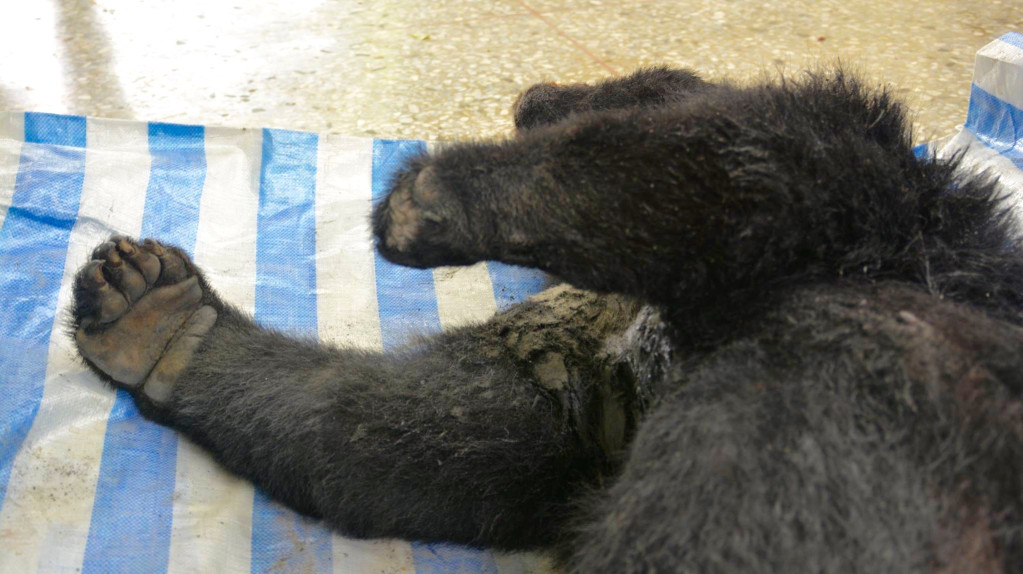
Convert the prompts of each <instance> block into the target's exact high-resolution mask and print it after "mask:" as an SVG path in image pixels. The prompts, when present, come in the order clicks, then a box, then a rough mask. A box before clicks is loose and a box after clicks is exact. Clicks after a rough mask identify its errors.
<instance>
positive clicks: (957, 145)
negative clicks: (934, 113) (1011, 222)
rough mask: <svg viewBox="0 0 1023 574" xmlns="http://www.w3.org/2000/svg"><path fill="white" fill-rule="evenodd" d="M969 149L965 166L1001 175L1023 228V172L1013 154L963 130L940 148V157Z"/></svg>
mask: <svg viewBox="0 0 1023 574" xmlns="http://www.w3.org/2000/svg"><path fill="white" fill-rule="evenodd" d="M962 150H966V153H965V155H964V156H963V162H962V167H963V169H966V170H968V171H974V172H982V171H985V170H986V171H987V173H989V174H991V175H997V176H998V181H999V183H1001V185H1002V188H1003V189H1004V190H1005V192H1006V193H1007V196H1008V202H1009V205H1010V206H1011V208H1012V209H1013V211H1014V213H1015V215H1016V221H1017V222H1018V223H1017V225H1018V226H1019V228H1020V229H1021V230H1023V172H1021V171H1020V170H1019V168H1017V167H1016V165H1015V164H1014V163H1012V161H1011V160H1009V158H1007V157H1005V156H1004V155H1002V154H1000V153H998V152H996V151H995V150H993V149H991V148H989V147H987V146H986V145H984V144H983V143H981V142H980V141H979V140H978V139H977V138H976V136H974V135H973V132H971V131H970V130H966V129H964V130H960V131H959V133H958V134H956V136H955V137H953V138H952V139H951V140H950V141H949V142H948V144H946V145H945V146H944V147H943V148H941V150H940V151H939V152H938V157H940V158H948V157H951V156H952V155H953V154H954V153H956V152H958V151H962Z"/></svg>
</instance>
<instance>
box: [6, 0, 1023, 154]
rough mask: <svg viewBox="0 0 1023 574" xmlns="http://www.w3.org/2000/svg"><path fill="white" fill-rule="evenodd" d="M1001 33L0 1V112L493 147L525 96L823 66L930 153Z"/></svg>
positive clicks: (763, 10) (935, 18)
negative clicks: (582, 85) (554, 83)
mask: <svg viewBox="0 0 1023 574" xmlns="http://www.w3.org/2000/svg"><path fill="white" fill-rule="evenodd" d="M1010 30H1016V31H1023V0H915V1H900V2H894V1H891V0H783V1H778V2H755V1H752V0H491V1H482V0H478V1H477V0H431V1H426V2H423V1H411V0H405V1H402V0H258V1H251V2H242V1H240V0H150V1H146V2H141V1H139V0H31V1H28V0H0V53H2V54H4V56H3V58H2V59H0V110H34V111H52V112H65V113H74V114H84V115H90V116H102V117H114V118H131V119H144V120H161V121H173V122H186V123H202V124H215V125H227V126H238V127H284V128H293V129H301V130H310V131H318V132H327V131H329V132H336V133H343V134H348V135H365V136H377V137H402V138H425V139H441V140H446V139H458V138H472V137H486V136H493V135H498V134H502V133H507V131H508V125H509V115H508V108H509V106H510V104H511V102H512V101H513V100H514V97H515V95H516V94H517V93H518V92H519V91H520V90H522V89H524V88H525V87H527V86H529V85H530V84H532V83H534V82H537V81H540V80H545V79H546V80H551V79H556V80H558V81H562V82H568V81H590V80H595V79H598V78H602V77H606V76H609V75H613V74H621V73H624V72H628V71H629V70H631V69H633V68H635V67H637V66H642V65H647V64H655V63H667V64H671V65H676V66H689V67H692V68H695V69H697V70H699V71H701V72H702V73H703V74H704V75H705V76H707V77H709V78H718V77H723V76H728V77H732V78H735V79H739V80H747V79H750V78H752V77H754V76H755V75H756V74H758V73H760V72H761V71H762V70H764V69H767V70H769V71H773V70H777V69H782V70H785V71H788V72H794V71H797V70H798V69H799V68H802V67H804V66H806V65H808V64H813V63H815V62H821V61H823V62H830V61H834V60H835V59H836V58H841V60H842V61H843V62H844V63H845V64H847V65H850V66H853V67H856V68H858V69H860V70H862V71H863V72H865V73H866V74H868V75H869V76H870V77H871V78H875V79H877V80H879V81H886V82H890V83H892V84H894V85H895V86H897V87H898V88H899V90H900V92H901V93H902V95H903V97H904V98H905V99H906V100H908V102H909V103H910V106H911V107H912V109H913V110H914V111H915V113H916V116H915V117H916V131H917V136H918V138H920V139H931V138H933V137H937V136H941V135H945V134H948V133H950V132H952V131H953V130H954V128H955V126H956V125H957V124H959V123H960V122H961V121H962V120H963V118H964V116H965V110H966V102H967V97H968V93H969V84H970V77H971V70H972V62H973V54H974V52H975V51H976V50H977V49H978V48H980V47H981V46H983V45H984V44H985V43H987V42H988V41H989V40H991V39H993V38H995V37H997V36H999V35H1001V34H1002V33H1004V32H1006V31H1010Z"/></svg>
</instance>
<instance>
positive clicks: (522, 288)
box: [487, 261, 549, 311]
mask: <svg viewBox="0 0 1023 574" xmlns="http://www.w3.org/2000/svg"><path fill="white" fill-rule="evenodd" d="M487 271H489V272H490V282H491V284H493V286H494V299H495V300H496V301H497V310H498V311H504V310H505V309H507V308H509V307H512V306H513V305H517V304H518V303H521V302H522V301H524V300H525V299H526V298H527V297H529V296H530V295H535V294H537V293H539V292H540V291H543V290H544V288H545V287H546V286H547V284H548V282H549V279H548V278H547V276H546V275H544V274H543V273H542V272H540V271H537V270H536V269H528V268H526V267H518V266H516V265H508V264H505V263H498V262H496V261H488V262H487Z"/></svg>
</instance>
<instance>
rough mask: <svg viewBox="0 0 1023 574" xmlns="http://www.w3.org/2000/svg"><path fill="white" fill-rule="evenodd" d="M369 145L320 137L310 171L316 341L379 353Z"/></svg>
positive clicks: (364, 141) (368, 141) (363, 141)
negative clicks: (313, 185)
mask: <svg viewBox="0 0 1023 574" xmlns="http://www.w3.org/2000/svg"><path fill="white" fill-rule="evenodd" d="M372 185H373V140H371V139H367V138H347V137H338V136H330V135H324V136H321V138H320V143H319V152H318V154H317V170H316V313H317V317H318V323H319V335H320V340H322V341H327V342H331V343H334V344H337V345H341V346H356V347H364V348H368V349H381V348H383V340H382V338H381V334H380V314H379V311H378V308H377V294H376V271H375V262H374V258H373V241H372V239H371V236H370V229H369V214H370V209H371V199H372V192H373V188H372Z"/></svg>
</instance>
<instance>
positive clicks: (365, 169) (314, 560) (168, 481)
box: [0, 113, 547, 574]
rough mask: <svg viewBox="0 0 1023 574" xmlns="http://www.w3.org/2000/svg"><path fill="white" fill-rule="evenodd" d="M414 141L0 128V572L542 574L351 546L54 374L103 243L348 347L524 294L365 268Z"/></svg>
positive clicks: (513, 560) (7, 119)
mask: <svg viewBox="0 0 1023 574" xmlns="http://www.w3.org/2000/svg"><path fill="white" fill-rule="evenodd" d="M424 145H426V144H424V143H423V142H418V141H384V140H371V139H359V138H345V137H336V136H317V135H316V134H309V133H300V132H291V131H283V130H232V129H218V128H204V127H201V126H182V125H168V124H145V123H136V122H118V121H107V120H93V119H87V118H81V117H71V116H58V115H50V114H38V113H25V114H20V113H11V114H0V225H2V227H0V301H2V302H3V305H2V307H0V377H2V379H3V384H2V392H0V501H2V505H0V572H17V573H29V572H79V571H84V572H95V573H109V572H144V573H157V572H196V573H199V572H202V573H206V572H250V571H251V572H269V571H273V572H317V573H319V572H424V573H425V572H479V571H481V572H494V573H500V574H507V573H519V572H530V571H543V570H545V569H546V568H547V563H546V561H545V560H543V559H540V558H538V557H535V556H525V555H514V556H505V555H498V554H494V553H491V552H479V551H474V550H469V549H463V548H459V547H454V546H447V545H426V544H417V543H412V544H409V543H407V542H402V541H372V542H366V541H355V540H347V539H344V538H341V537H338V536H337V535H333V534H332V533H331V532H329V531H328V530H327V529H326V528H325V527H324V526H322V525H321V524H319V523H316V522H313V521H310V520H306V519H303V518H300V517H299V516H297V515H296V514H295V513H293V512H292V511H290V510H288V509H286V508H284V507H283V506H281V505H279V504H277V503H275V502H272V501H271V500H269V499H268V498H267V497H266V496H264V495H263V494H262V493H260V492H258V491H257V492H254V491H253V488H252V486H251V485H249V484H248V483H246V482H245V481H242V480H239V479H238V478H235V477H233V476H231V475H229V474H228V473H226V472H225V471H224V470H223V469H221V468H219V467H218V466H217V465H216V464H215V463H214V462H212V460H211V459H210V458H209V456H207V455H206V454H205V453H204V452H202V451H200V450H199V449H198V448H197V447H196V446H194V445H193V444H191V443H190V442H188V441H187V440H185V439H183V438H181V437H179V436H178V435H177V434H175V433H174V432H172V431H170V430H168V429H166V428H163V427H160V426H158V425H155V424H153V423H150V422H148V421H146V420H144V419H142V418H141V417H140V416H139V413H138V411H137V410H136V409H135V406H134V404H133V403H132V401H131V399H130V397H129V396H128V395H127V394H126V393H123V392H114V391H113V390H111V389H109V388H107V387H106V386H104V385H103V384H101V383H100V382H99V381H98V380H97V379H96V378H95V377H94V376H93V375H91V374H89V373H88V372H87V371H86V370H85V369H84V368H83V366H82V365H81V364H80V363H79V362H78V361H77V360H76V359H75V354H74V352H73V348H72V345H71V341H70V339H69V337H68V336H67V335H66V333H65V332H64V324H65V321H66V317H65V316H64V311H65V309H66V308H67V305H68V303H69V297H70V290H69V287H70V281H71V278H72V277H73V274H74V272H75V270H76V269H77V268H78V267H79V266H80V265H81V264H83V263H84V262H85V261H86V260H87V259H88V254H89V253H90V250H91V248H92V247H93V246H94V245H95V244H97V243H98V242H100V241H102V240H103V239H104V238H105V237H107V236H109V235H111V234H114V233H119V234H127V235H130V236H143V237H156V238H159V239H162V240H165V241H168V242H172V243H174V244H177V245H179V246H181V247H182V248H184V249H185V250H186V251H188V252H189V253H190V254H192V256H193V257H194V258H195V260H196V261H197V262H198V264H199V265H200V266H202V267H203V268H204V269H205V270H206V271H207V273H208V276H209V278H210V280H211V282H212V284H213V285H214V287H215V288H217V290H218V291H219V292H220V293H221V294H222V295H223V296H224V297H225V298H226V299H227V300H229V301H231V302H233V303H235V304H237V305H239V306H240V307H242V308H244V309H247V310H248V311H250V312H252V313H253V314H254V315H255V317H256V319H257V320H258V321H260V322H262V323H264V324H267V325H273V326H275V327H278V328H282V329H286V330H290V331H292V332H295V333H300V334H307V335H308V334H311V335H316V336H319V337H320V338H321V339H323V340H328V341H334V342H338V343H342V344H347V345H355V346H362V347H369V348H382V349H389V348H393V347H395V346H398V345H401V344H402V342H403V341H404V340H405V338H406V337H407V336H408V335H409V333H411V332H416V333H424V332H431V331H439V330H441V329H442V328H450V327H452V326H456V325H459V324H463V323H465V322H468V321H474V320H482V319H485V318H487V317H488V316H490V315H492V314H493V313H494V312H495V311H496V310H498V309H501V308H505V307H508V306H510V305H512V304H514V303H515V302H516V301H519V300H521V299H523V298H524V297H526V296H528V295H529V294H531V293H533V292H535V291H537V290H538V289H539V288H540V286H541V282H542V279H541V277H540V276H539V275H538V274H537V273H534V272H531V271H526V270H522V269H518V268H514V267H509V266H505V265H499V264H490V265H478V266H475V267H471V268H464V269H437V270H432V271H418V270H411V269H405V268H401V267H398V266H395V265H392V264H390V263H388V262H386V261H384V260H382V259H381V258H379V257H377V256H376V255H375V254H374V252H373V250H372V244H371V240H370V234H369V229H368V213H369V210H370V207H371V203H372V201H373V199H374V198H377V197H379V196H380V195H381V194H382V193H384V191H385V187H384V186H385V184H386V181H387V179H388V177H389V176H390V174H391V172H392V171H393V170H394V169H395V168H396V167H397V166H398V165H399V164H400V163H401V160H402V159H403V158H404V157H406V156H407V155H408V154H410V153H414V152H416V151H418V150H420V149H422V148H423V146H424Z"/></svg>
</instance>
